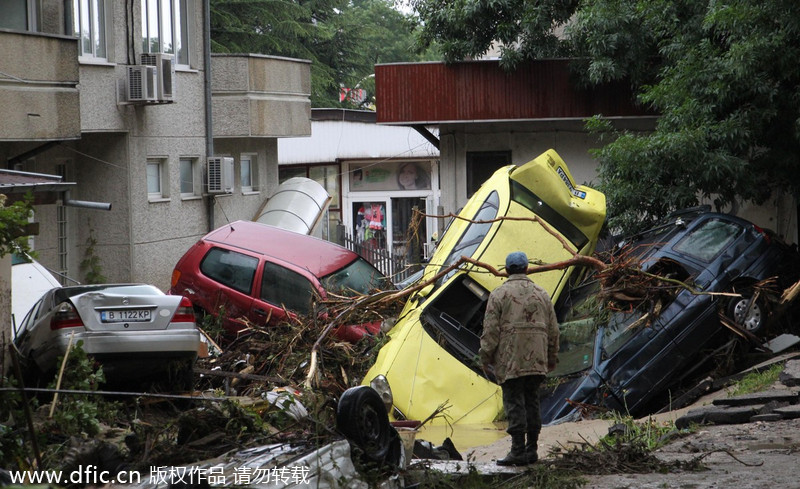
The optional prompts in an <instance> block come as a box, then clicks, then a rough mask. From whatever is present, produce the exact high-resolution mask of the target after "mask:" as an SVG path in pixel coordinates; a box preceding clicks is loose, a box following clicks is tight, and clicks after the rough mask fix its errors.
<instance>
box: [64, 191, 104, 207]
mask: <svg viewBox="0 0 800 489" xmlns="http://www.w3.org/2000/svg"><path fill="white" fill-rule="evenodd" d="M61 203H62V204H63V205H65V206H67V207H82V208H84V209H95V210H98V211H110V210H111V203H110V202H91V201H88V200H74V199H71V198H70V197H69V190H67V191H66V192H64V194H63V196H62V197H61Z"/></svg>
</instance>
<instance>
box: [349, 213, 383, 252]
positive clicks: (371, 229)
mask: <svg viewBox="0 0 800 489" xmlns="http://www.w3.org/2000/svg"><path fill="white" fill-rule="evenodd" d="M357 205H358V206H359V207H358V212H357V213H356V222H355V225H356V229H355V234H356V241H358V242H363V243H371V244H373V245H375V246H376V247H380V246H383V245H384V241H385V240H386V208H385V207H384V205H383V204H382V203H379V202H373V203H368V202H365V203H361V204H357Z"/></svg>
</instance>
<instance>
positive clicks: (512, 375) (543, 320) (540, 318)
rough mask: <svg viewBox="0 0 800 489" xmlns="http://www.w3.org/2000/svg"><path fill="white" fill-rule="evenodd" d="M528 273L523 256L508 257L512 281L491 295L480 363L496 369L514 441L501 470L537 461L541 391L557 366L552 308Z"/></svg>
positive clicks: (500, 462)
mask: <svg viewBox="0 0 800 489" xmlns="http://www.w3.org/2000/svg"><path fill="white" fill-rule="evenodd" d="M527 270H528V257H527V256H526V255H525V253H522V252H520V251H515V252H513V253H510V254H509V255H508V256H507V257H506V272H507V273H508V280H507V281H506V282H505V283H504V284H503V285H501V286H500V287H498V288H496V289H495V290H494V291H493V292H492V293H491V294H490V295H489V301H488V303H487V305H486V315H485V317H484V320H483V334H482V335H481V349H480V358H481V363H482V365H483V368H484V370H485V369H486V368H487V367H488V366H490V365H492V366H494V373H495V377H496V378H497V382H498V383H499V384H500V387H501V388H502V389H503V408H504V410H505V413H506V419H507V420H508V429H507V430H506V431H508V434H510V435H511V452H510V453H509V454H508V455H507V456H506V457H505V458H502V459H500V460H498V461H497V465H528V464H532V463H534V462H536V460H538V454H537V447H538V441H539V432H540V431H541V429H542V418H541V415H540V413H539V385H540V384H541V383H542V381H543V380H544V377H545V375H546V374H547V372H549V371H551V370H553V369H555V367H556V362H557V361H558V321H557V320H556V313H555V310H554V309H553V304H552V302H551V301H550V296H549V295H548V294H547V292H546V291H545V290H544V289H542V288H541V287H539V286H538V285H536V284H534V283H533V282H532V281H531V280H530V279H529V278H528V276H527V274H526V272H527ZM526 434H527V436H528V440H527V443H526V442H525V435H526Z"/></svg>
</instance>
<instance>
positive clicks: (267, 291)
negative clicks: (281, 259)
mask: <svg viewBox="0 0 800 489" xmlns="http://www.w3.org/2000/svg"><path fill="white" fill-rule="evenodd" d="M313 295H314V293H313V289H312V288H311V282H309V281H308V280H307V279H306V278H305V277H303V276H302V275H300V274H299V273H296V272H293V271H291V270H289V269H287V268H283V267H282V266H279V265H275V264H274V263H265V264H264V276H263V278H262V280H261V300H263V301H266V302H269V303H270V304H275V305H276V306H282V307H285V308H286V309H288V310H290V311H294V312H297V313H299V314H308V313H309V312H311V299H312V297H313Z"/></svg>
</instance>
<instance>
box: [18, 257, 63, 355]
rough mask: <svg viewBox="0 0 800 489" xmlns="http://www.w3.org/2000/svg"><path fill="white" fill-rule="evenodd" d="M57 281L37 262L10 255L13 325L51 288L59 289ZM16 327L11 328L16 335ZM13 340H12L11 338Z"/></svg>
mask: <svg viewBox="0 0 800 489" xmlns="http://www.w3.org/2000/svg"><path fill="white" fill-rule="evenodd" d="M60 286H61V284H60V283H59V281H58V279H56V277H55V276H53V274H52V273H50V272H49V271H48V270H47V269H46V268H45V267H43V266H42V265H41V264H40V263H39V262H37V261H36V260H34V259H33V258H31V257H30V256H28V255H27V254H24V253H14V254H12V255H11V315H12V318H13V320H14V323H13V324H15V325H17V324H20V323H21V322H22V320H23V319H25V315H26V314H27V313H28V311H30V310H31V307H32V306H33V304H35V303H36V301H37V300H39V298H40V297H41V296H42V295H44V293H45V292H47V291H48V290H50V289H52V288H53V287H60ZM16 329H17V328H16V327H15V328H13V330H14V333H16ZM12 339H13V338H12Z"/></svg>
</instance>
